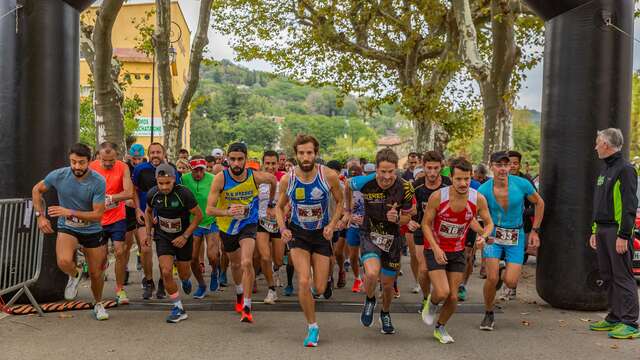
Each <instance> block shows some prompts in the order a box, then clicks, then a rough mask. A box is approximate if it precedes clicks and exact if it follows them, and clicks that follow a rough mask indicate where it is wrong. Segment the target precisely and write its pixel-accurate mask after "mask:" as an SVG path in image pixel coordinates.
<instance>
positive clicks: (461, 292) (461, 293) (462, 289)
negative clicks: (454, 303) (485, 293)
mask: <svg viewBox="0 0 640 360" xmlns="http://www.w3.org/2000/svg"><path fill="white" fill-rule="evenodd" d="M458 300H459V301H465V300H467V288H466V286H464V285H460V286H458Z"/></svg>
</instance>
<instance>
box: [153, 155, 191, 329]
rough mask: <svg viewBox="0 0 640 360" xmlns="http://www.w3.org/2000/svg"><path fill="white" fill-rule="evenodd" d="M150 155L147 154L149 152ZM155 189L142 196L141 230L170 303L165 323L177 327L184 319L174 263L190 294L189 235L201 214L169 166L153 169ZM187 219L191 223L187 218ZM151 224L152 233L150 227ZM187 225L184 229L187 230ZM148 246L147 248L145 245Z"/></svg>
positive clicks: (184, 286)
mask: <svg viewBox="0 0 640 360" xmlns="http://www.w3.org/2000/svg"><path fill="white" fill-rule="evenodd" d="M149 152H150V153H151V151H149ZM155 170H156V183H157V185H156V186H154V187H152V188H151V189H149V191H148V192H147V194H146V201H145V202H146V204H147V207H146V209H145V230H146V232H147V237H146V238H145V240H144V241H147V242H148V241H149V239H150V238H151V237H153V241H155V243H156V253H157V254H158V262H159V263H160V272H161V274H162V280H163V282H164V285H165V288H166V289H167V292H168V293H169V299H171V302H172V303H173V308H172V309H171V313H170V314H169V316H167V322H168V323H177V322H180V321H182V320H185V319H186V318H187V312H186V311H185V310H184V308H183V307H182V301H181V299H180V291H179V290H178V285H177V284H176V282H175V280H174V279H173V266H174V260H175V262H176V263H177V264H176V265H177V268H178V276H179V277H180V280H182V290H183V291H184V292H185V293H187V294H189V293H190V292H191V283H190V282H189V277H191V269H190V264H191V256H192V254H193V239H192V237H191V235H192V234H193V232H194V231H195V230H196V228H197V227H198V224H199V223H200V221H201V220H202V211H201V210H200V208H199V207H198V202H197V201H196V199H195V197H194V196H193V194H192V193H191V191H189V189H187V188H186V187H184V186H182V185H179V184H176V172H175V169H174V168H173V167H172V166H171V165H169V164H159V165H158V166H157V167H156V169H155ZM190 216H191V220H189V217H190ZM152 224H153V233H152V232H151V225H152ZM187 224H188V226H187ZM146 245H147V246H150V244H146Z"/></svg>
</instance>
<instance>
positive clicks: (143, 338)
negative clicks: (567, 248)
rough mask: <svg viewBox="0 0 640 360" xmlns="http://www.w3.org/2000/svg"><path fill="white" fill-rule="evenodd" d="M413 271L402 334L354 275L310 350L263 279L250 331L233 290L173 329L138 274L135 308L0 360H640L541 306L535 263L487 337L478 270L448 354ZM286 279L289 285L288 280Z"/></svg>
mask: <svg viewBox="0 0 640 360" xmlns="http://www.w3.org/2000/svg"><path fill="white" fill-rule="evenodd" d="M533 260H535V259H533ZM132 265H133V266H131V267H130V268H131V269H135V265H134V263H133V262H132ZM403 265H404V266H403V269H404V276H402V277H400V289H401V297H400V299H396V300H394V307H393V308H392V318H393V321H394V325H395V327H396V329H397V333H396V334H395V335H382V334H380V330H379V325H378V323H377V321H376V322H374V325H373V326H372V327H371V328H363V327H362V325H361V324H360V322H359V311H360V309H361V303H362V300H363V295H362V294H353V293H351V291H350V284H351V281H352V280H351V279H352V277H351V276H349V277H348V282H347V287H346V288H344V289H336V290H335V291H334V297H332V298H331V299H330V300H328V301H327V300H321V301H319V303H318V310H319V313H318V323H319V325H320V345H319V347H318V348H316V349H305V348H303V347H302V340H303V338H304V336H305V333H306V325H305V321H304V317H303V315H302V313H301V312H300V310H299V306H298V305H297V299H296V298H295V297H291V298H287V297H284V296H282V295H281V291H282V290H281V289H278V293H279V296H280V301H279V304H278V305H275V306H270V305H265V304H261V301H262V299H263V298H264V296H265V292H266V284H265V282H264V279H261V280H259V290H260V291H259V293H258V294H256V295H254V302H255V306H254V318H255V321H256V322H255V324H244V323H240V322H239V317H238V315H236V314H235V313H234V312H233V310H232V309H233V287H229V288H227V290H226V291H221V292H217V293H216V294H214V295H213V296H211V295H209V296H208V297H207V298H205V299H204V300H193V299H190V298H189V297H185V299H186V300H185V309H186V310H187V311H188V313H189V316H190V317H189V319H188V320H186V321H184V322H181V323H179V324H167V323H165V322H164V318H165V316H166V315H167V313H168V310H169V306H170V305H169V303H168V302H167V301H166V300H164V301H159V300H153V301H149V302H143V301H142V300H139V299H140V296H141V289H140V284H139V274H137V273H135V272H134V273H132V280H133V281H134V284H132V285H130V286H128V290H129V297H130V298H131V299H132V304H131V305H129V306H123V307H121V308H115V309H111V310H109V314H110V317H111V318H110V319H109V320H108V321H104V322H98V321H95V320H93V318H92V317H91V314H90V311H76V312H67V313H49V314H46V316H45V317H44V318H39V317H37V316H10V317H7V318H4V319H1V320H0V339H2V341H0V354H2V355H0V358H1V359H7V360H9V359H11V360H12V359H38V358H41V357H46V358H48V359H69V358H70V357H75V356H78V355H79V356H81V357H82V358H91V359H113V358H114V357H120V358H127V359H136V360H140V359H187V358H188V359H203V358H208V359H212V358H215V359H232V358H233V359H239V358H243V359H257V358H260V359H281V358H284V359H300V358H305V359H307V358H309V359H358V360H362V359H401V358H407V359H409V358H417V357H421V358H426V357H431V358H437V359H438V360H447V359H456V360H458V359H496V358H517V359H519V360H520V359H559V358H567V359H582V358H584V359H590V360H593V359H611V358H613V357H619V358H624V359H640V341H638V340H636V341H620V340H611V339H608V338H607V336H606V333H594V332H591V331H589V330H588V324H589V321H597V320H599V319H601V318H602V317H604V313H594V312H576V311H565V310H558V309H553V308H551V307H550V306H548V305H546V304H545V303H544V302H543V301H542V300H540V299H539V298H538V296H537V295H536V293H535V279H534V274H535V264H533V263H532V261H530V263H529V264H528V265H526V266H525V269H524V272H523V278H522V281H521V283H520V285H519V287H518V299H516V300H514V301H510V302H508V303H507V304H502V307H503V309H502V311H501V312H498V313H496V329H495V331H493V332H483V331H480V330H478V326H479V323H480V321H481V320H482V312H483V308H482V305H481V302H482V300H481V286H482V280H480V279H479V278H478V275H477V270H478V268H476V269H475V272H474V274H473V275H472V279H471V282H470V287H469V300H468V301H467V302H466V303H463V304H462V305H461V306H460V308H459V310H460V311H459V312H458V313H457V314H455V315H454V316H453V318H452V320H451V321H450V323H449V324H448V326H447V329H448V330H449V332H450V334H451V335H452V336H453V337H454V338H455V339H456V343H455V344H450V345H441V344H439V343H437V342H436V341H435V340H433V338H432V336H431V334H432V332H433V328H432V327H427V326H426V325H424V324H423V323H422V322H421V321H420V318H419V315H418V314H417V308H418V305H417V303H418V302H419V301H420V298H421V296H419V295H416V294H411V293H410V289H411V288H412V287H413V286H414V285H415V284H414V281H413V279H412V276H411V272H410V268H409V266H408V259H407V258H405V259H404V264H403ZM283 270H284V269H283ZM349 275H351V274H349ZM109 279H110V280H111V281H109V283H107V284H106V285H105V298H108V297H112V296H113V295H114V293H113V281H112V280H113V275H110V277H109ZM281 279H283V280H286V277H284V271H283V273H282V276H281ZM156 280H157V278H156ZM81 287H82V290H81V292H80V296H79V298H80V299H84V300H89V299H90V293H89V289H88V283H83V284H82V285H81ZM376 318H377V316H376Z"/></svg>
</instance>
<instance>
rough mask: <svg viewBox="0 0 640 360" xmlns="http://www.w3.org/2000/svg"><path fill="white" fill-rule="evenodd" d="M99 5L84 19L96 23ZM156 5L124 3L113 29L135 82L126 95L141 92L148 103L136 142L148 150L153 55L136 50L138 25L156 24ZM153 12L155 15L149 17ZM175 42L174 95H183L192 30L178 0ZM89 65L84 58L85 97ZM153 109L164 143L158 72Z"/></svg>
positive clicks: (186, 143)
mask: <svg viewBox="0 0 640 360" xmlns="http://www.w3.org/2000/svg"><path fill="white" fill-rule="evenodd" d="M97 9H98V8H97V7H92V8H90V9H88V10H87V11H86V12H85V13H84V14H83V21H87V22H94V20H93V19H95V12H96V10H97ZM154 10H155V4H154V3H153V2H151V3H136V4H127V3H125V4H124V5H123V6H122V9H121V10H120V12H119V13H118V17H117V18H116V21H115V24H114V26H113V31H112V44H113V55H114V56H115V57H117V58H118V60H119V61H120V62H121V64H122V71H121V72H120V75H121V76H122V77H124V76H128V77H129V78H130V81H131V84H130V85H128V86H127V87H126V90H125V96H126V97H129V98H132V97H133V96H134V95H138V96H139V97H140V98H141V99H142V100H143V102H144V105H143V107H142V113H141V114H140V115H139V117H138V129H137V130H136V132H134V135H135V136H136V137H137V140H136V142H137V143H140V144H142V145H143V146H144V147H145V149H146V148H147V146H148V145H149V144H150V143H151V116H152V111H151V99H152V83H154V80H153V79H152V74H153V58H152V57H148V56H146V55H145V54H143V53H141V52H139V51H138V50H136V48H135V47H136V45H137V44H138V43H139V42H140V38H141V36H140V32H139V30H138V29H137V28H136V25H138V24H141V23H146V24H148V25H152V26H153V25H154V24H155V13H152V12H153V11H154ZM149 14H152V15H151V16H149ZM171 21H172V22H173V24H172V27H171V41H172V44H171V45H172V48H173V49H174V50H175V56H174V58H175V61H174V62H173V63H172V66H171V68H172V75H173V84H172V85H173V94H174V96H180V95H181V94H182V91H183V90H184V88H185V87H186V85H187V73H188V68H189V57H190V55H191V31H190V30H189V27H188V26H187V22H186V20H185V18H184V14H183V13H182V9H181V8H180V5H179V4H178V2H177V1H172V3H171ZM90 73H91V72H90V71H89V67H88V65H87V63H86V62H85V61H84V59H81V60H80V84H81V87H82V90H81V96H86V95H88V94H89V90H90V85H89V75H90ZM153 87H154V88H155V91H154V94H153V95H154V96H153V98H154V100H153V102H154V110H153V119H154V120H153V123H154V131H153V136H154V138H153V140H154V141H156V142H161V143H162V142H163V132H162V117H161V116H160V107H159V95H158V77H157V72H156V77H155V86H153ZM190 130H191V121H190V117H187V120H186V122H185V125H184V129H183V131H182V145H183V147H184V148H186V149H189V148H190V145H191V141H190V135H191V131H190Z"/></svg>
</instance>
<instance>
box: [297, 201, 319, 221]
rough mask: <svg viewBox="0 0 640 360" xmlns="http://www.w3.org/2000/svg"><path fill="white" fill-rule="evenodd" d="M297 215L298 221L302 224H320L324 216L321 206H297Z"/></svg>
mask: <svg viewBox="0 0 640 360" xmlns="http://www.w3.org/2000/svg"><path fill="white" fill-rule="evenodd" d="M297 214H298V220H300V221H301V222H318V221H320V220H322V217H323V216H324V214H323V211H322V205H321V204H313V205H305V204H299V205H298V206H297Z"/></svg>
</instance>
